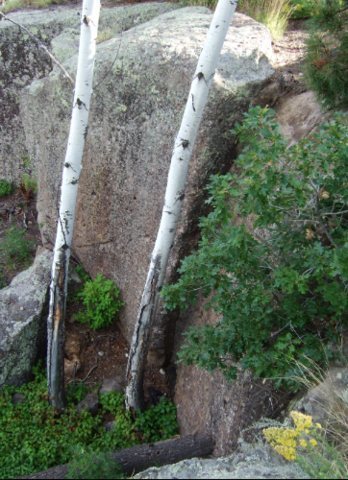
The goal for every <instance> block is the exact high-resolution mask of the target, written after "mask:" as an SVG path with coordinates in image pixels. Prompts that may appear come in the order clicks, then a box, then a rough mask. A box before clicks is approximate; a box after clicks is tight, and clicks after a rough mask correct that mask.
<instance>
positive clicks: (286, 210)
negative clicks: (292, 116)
mask: <svg viewBox="0 0 348 480" xmlns="http://www.w3.org/2000/svg"><path fill="white" fill-rule="evenodd" d="M235 133H237V135H238V137H239V139H240V142H241V144H242V145H244V150H243V151H242V153H241V154H240V155H239V157H238V159H237V161H236V166H235V172H234V173H228V174H226V175H215V176H213V177H212V179H211V181H210V184H209V188H208V191H209V199H208V204H209V205H210V206H211V213H210V214H209V215H207V216H206V217H204V218H202V219H201V221H200V227H201V239H200V241H199V246H198V249H197V251H196V252H194V253H193V254H191V255H190V256H188V257H186V258H185V259H184V260H183V262H182V264H181V267H180V269H179V273H180V278H179V280H178V281H177V283H176V284H174V285H170V286H167V287H165V288H164V289H163V296H164V300H165V302H166V305H167V308H168V309H175V308H178V307H179V308H181V309H185V308H187V306H188V305H190V304H193V303H194V302H195V301H196V300H197V298H198V296H201V297H202V296H203V297H204V298H206V299H207V308H212V309H213V310H215V311H216V312H217V313H218V315H219V318H220V319H219V321H218V323H217V324H216V325H205V326H203V327H192V328H189V329H188V330H187V331H186V334H185V337H186V340H185V344H184V346H183V348H182V349H181V352H180V353H179V360H180V361H182V362H185V363H187V364H196V365H198V366H199V367H202V368H205V369H208V370H214V369H216V368H218V369H221V370H222V371H223V372H224V373H225V375H226V376H227V377H228V378H235V376H236V373H237V368H240V367H241V368H250V369H252V371H253V372H254V374H255V375H256V376H258V377H262V378H273V380H274V383H275V385H276V386H277V387H286V388H288V389H291V390H294V391H296V390H297V389H298V388H299V385H298V382H296V380H295V377H296V366H295V365H296V362H299V363H303V364H306V362H307V361H308V358H311V359H312V360H313V361H316V362H317V363H318V364H319V365H320V364H323V363H326V361H327V359H328V358H329V359H330V358H331V356H332V354H331V348H329V347H330V346H331V345H332V344H335V343H336V342H337V341H338V340H339V338H340V336H341V334H342V333H343V331H344V329H345V328H347V318H348V317H347V313H348V299H347V286H348V229H347V226H348V189H347V184H348V115H347V114H339V115H337V116H335V118H334V119H333V120H332V121H330V122H329V123H327V124H325V125H323V126H322V128H321V129H320V131H318V132H317V133H315V134H313V135H312V136H311V137H310V138H307V139H303V140H302V141H301V142H299V143H298V144H296V145H294V146H292V147H290V148H287V144H286V142H285V141H284V139H283V138H282V136H281V134H280V132H279V129H278V126H277V123H276V121H275V114H274V112H272V111H271V110H268V109H263V108H260V107H256V108H252V109H251V110H250V112H249V113H248V114H246V115H245V118H244V122H243V124H242V125H239V126H237V127H236V129H235Z"/></svg>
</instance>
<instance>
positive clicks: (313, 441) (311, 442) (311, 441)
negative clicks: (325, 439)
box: [309, 438, 318, 447]
mask: <svg viewBox="0 0 348 480" xmlns="http://www.w3.org/2000/svg"><path fill="white" fill-rule="evenodd" d="M309 443H310V444H311V445H312V447H317V446H318V442H317V441H316V440H315V438H311V439H310V440H309Z"/></svg>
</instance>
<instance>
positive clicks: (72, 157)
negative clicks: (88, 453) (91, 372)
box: [47, 0, 100, 410]
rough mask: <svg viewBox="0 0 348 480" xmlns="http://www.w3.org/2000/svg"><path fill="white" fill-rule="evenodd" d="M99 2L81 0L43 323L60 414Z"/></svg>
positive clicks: (51, 388) (49, 376) (51, 383)
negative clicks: (70, 275)
mask: <svg viewBox="0 0 348 480" xmlns="http://www.w3.org/2000/svg"><path fill="white" fill-rule="evenodd" d="M99 10H100V0H84V1H83V6H82V16H81V18H82V22H81V34H80V47H79V55H78V66H77V75H76V83H75V95H74V101H73V109H72V117H71V124H70V132H69V139H68V147H67V151H66V155H65V160H64V167H63V178H62V186H61V197H60V207H59V218H58V223H57V235H56V242H55V247H54V258H53V265H52V274H51V284H50V305H49V315H48V320H47V337H48V346H47V382H48V395H49V400H50V402H51V404H52V405H53V406H54V407H55V408H57V409H58V410H61V409H63V408H64V406H65V395H64V318H65V308H66V296H67V284H68V270H69V259H70V250H71V244H72V236H73V229H74V220H75V208H76V198H77V188H78V181H79V178H80V173H81V168H82V156H83V149H84V144H85V139H86V132H87V128H88V112H89V105H90V98H91V94H92V81H93V69H94V58H95V50H96V37H97V31H98V21H99Z"/></svg>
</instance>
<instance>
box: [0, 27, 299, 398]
mask: <svg viewBox="0 0 348 480" xmlns="http://www.w3.org/2000/svg"><path fill="white" fill-rule="evenodd" d="M306 37H307V33H306V31H305V30H304V22H299V21H293V22H290V24H289V28H288V31H287V32H286V34H285V36H284V38H283V39H282V40H279V41H277V42H274V44H273V49H274V57H273V61H272V63H273V66H274V68H275V69H276V72H277V74H279V75H284V76H288V77H289V76H290V77H291V79H293V82H294V90H296V88H298V89H299V90H300V91H301V90H302V91H303V90H305V86H304V84H303V75H302V73H301V63H302V60H303V57H304V54H305V40H306ZM11 226H17V227H21V228H25V230H26V234H25V236H26V238H28V239H29V240H30V241H32V242H33V244H35V245H40V244H41V237H40V232H39V228H38V225H37V213H36V209H35V197H34V196H30V195H29V196H28V195H25V194H23V192H22V191H21V190H20V189H18V190H17V191H16V192H15V193H13V194H12V195H10V196H9V197H6V198H3V199H0V242H1V241H2V240H3V238H4V235H5V232H6V231H7V230H8V229H9V228H10V227H11ZM34 254H35V248H34V246H33V249H32V258H31V259H30V261H32V259H33V258H34ZM0 261H1V259H0ZM30 261H29V264H30ZM72 263H74V261H73V262H72ZM0 266H1V264H0ZM26 266H27V265H23V264H19V265H18V266H17V268H11V269H7V270H6V271H5V272H4V275H5V281H6V283H7V284H8V283H9V282H10V281H11V280H12V278H13V277H14V276H15V275H16V274H17V273H18V271H20V270H22V269H23V267H24V268H26ZM81 285H82V284H81V283H79V281H78V278H77V277H76V275H73V280H72V281H71V283H70V287H69V288H70V290H69V301H68V305H67V317H66V361H65V369H66V382H67V383H70V382H72V381H83V382H84V383H86V384H87V385H89V386H92V387H93V386H97V385H100V384H101V383H102V382H103V380H104V379H111V378H114V379H117V380H118V382H119V383H120V384H122V385H124V384H125V378H124V376H125V369H126V365H127V353H128V345H127V342H126V341H125V339H124V337H123V335H122V333H121V331H120V329H119V328H118V326H117V321H116V322H115V323H114V324H113V325H111V326H110V327H108V328H105V329H102V330H100V331H93V330H91V329H90V328H89V327H88V326H87V325H84V324H80V323H78V322H77V321H75V319H74V314H75V313H76V312H77V311H78V309H79V308H81V305H80V304H79V301H78V300H77V299H76V296H75V295H76V292H77V290H78V289H79V288H81ZM146 383H147V384H148V385H152V387H153V390H152V391H153V392H155V395H156V392H157V393H158V392H161V393H167V392H168V391H169V390H168V385H166V384H165V380H164V376H162V375H161V373H160V372H158V371H149V372H148V377H147V381H146Z"/></svg>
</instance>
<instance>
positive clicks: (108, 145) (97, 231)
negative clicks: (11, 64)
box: [21, 7, 272, 340]
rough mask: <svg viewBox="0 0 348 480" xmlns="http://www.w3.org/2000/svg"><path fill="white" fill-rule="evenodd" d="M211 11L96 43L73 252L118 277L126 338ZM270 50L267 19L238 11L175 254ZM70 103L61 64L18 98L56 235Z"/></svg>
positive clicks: (48, 237) (71, 63)
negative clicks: (259, 20)
mask: <svg viewBox="0 0 348 480" xmlns="http://www.w3.org/2000/svg"><path fill="white" fill-rule="evenodd" d="M211 18H212V14H211V12H210V11H209V10H208V9H206V8H203V7H188V8H182V9H178V10H174V11H172V12H169V13H165V14H163V15H160V16H158V17H156V18H154V19H152V20H151V21H149V22H147V23H145V24H141V25H138V26H137V27H135V28H132V29H130V30H127V31H126V32H123V33H122V35H119V36H117V37H116V38H113V39H110V40H108V41H105V42H103V43H101V44H100V45H99V46H98V52H97V59H96V70H95V72H96V73H95V85H96V86H95V92H94V100H93V104H92V107H91V112H90V129H89V134H88V141H87V146H86V149H85V156H84V169H83V172H82V175H81V178H80V182H79V198H78V206H77V223H76V228H75V237H74V252H75V254H76V255H77V256H78V257H79V258H80V260H82V262H83V264H84V266H85V268H86V269H87V270H88V271H89V273H91V274H92V275H95V274H96V273H97V272H99V271H101V272H103V273H104V274H105V275H106V276H107V277H110V278H112V279H114V280H115V281H116V282H117V284H118V285H119V286H120V288H121V290H122V293H123V298H124V300H125V302H126V307H125V308H124V309H123V312H122V315H121V323H122V327H123V332H124V333H125V335H126V337H127V339H128V340H129V339H130V337H131V335H132V332H133V325H134V321H135V318H136V313H137V308H138V302H139V299H140V296H141V292H142V288H143V285H144V281H145V278H146V273H147V268H148V263H149V255H150V253H151V250H152V248H153V244H154V239H155V237H156V233H157V228H158V224H159V219H160V214H161V209H162V202H163V195H164V191H165V186H166V178H167V171H168V167H169V162H170V158H171V152H172V147H173V141H174V138H175V133H176V131H177V129H178V127H179V124H180V120H181V115H182V111H183V108H184V105H185V103H186V98H187V94H188V90H189V86H190V83H191V80H192V76H193V73H194V70H195V67H196V63H197V58H198V55H199V53H200V50H201V48H202V44H203V41H204V39H205V36H206V33H207V30H208V27H209V23H210V21H211ZM271 53H272V50H271V37H270V34H269V32H268V30H267V29H266V28H265V27H264V26H262V25H260V24H258V23H256V22H255V21H253V20H251V19H250V18H248V17H245V16H243V15H236V16H235V19H234V22H233V25H232V26H231V28H230V30H229V33H228V36H227V39H226V42H225V45H224V48H223V51H222V54H221V57H220V61H219V66H218V69H217V74H216V76H215V80H214V85H213V88H212V92H211V95H210V101H209V104H208V106H207V108H206V111H205V114H204V119H203V123H202V126H201V129H200V134H199V137H198V140H197V143H196V147H195V152H194V156H193V161H192V165H191V170H190V182H189V186H188V193H187V194H186V197H185V202H186V203H185V206H184V214H183V215H182V220H181V223H180V226H179V234H178V237H177V240H176V244H175V245H176V246H175V251H174V254H173V256H172V259H171V262H172V265H175V264H177V259H178V258H179V257H180V255H182V253H183V251H187V249H188V247H189V243H190V242H189V241H188V238H190V241H191V240H192V231H193V230H192V229H193V225H196V224H197V216H198V215H199V214H200V211H201V210H200V209H201V206H202V196H203V193H202V190H203V187H204V185H205V183H206V179H207V176H208V175H209V173H210V172H212V171H214V170H215V171H216V170H217V169H219V170H220V171H221V170H222V171H223V170H226V169H227V168H229V166H230V165H231V163H232V162H233V158H234V156H235V139H234V138H233V136H232V135H231V134H230V130H231V128H232V126H233V124H234V122H235V121H236V119H240V117H241V114H242V112H243V111H245V110H246V109H247V108H248V106H249V104H250V103H251V102H252V101H255V99H256V98H257V92H258V90H259V89H260V88H261V86H262V85H263V83H264V82H265V80H266V79H267V78H269V77H270V75H271V74H272V68H271V67H270V64H269V62H268V57H269V56H271ZM63 56H64V55H63ZM75 65H76V57H72V58H71V59H70V60H68V61H67V62H66V66H67V68H68V69H70V71H74V69H75ZM70 110H71V88H70V87H69V85H68V83H67V82H66V81H65V80H64V79H63V77H62V75H61V73H60V72H59V71H54V72H52V73H51V74H50V75H49V77H48V78H45V79H43V80H39V81H35V82H33V83H32V84H31V86H30V88H28V89H27V90H26V92H25V94H24V95H23V96H22V99H21V116H22V120H23V124H24V128H25V135H26V144H27V147H28V150H29V152H30V156H31V158H32V159H33V161H34V163H35V164H36V165H37V171H38V177H39V178H38V180H39V197H38V212H39V223H40V225H41V228H42V235H43V238H44V241H46V242H52V241H53V237H54V231H55V221H56V216H57V201H58V200H57V199H58V196H59V183H60V178H61V169H62V161H63V159H64V154H65V149H66V142H67V135H68V129H69V122H70V113H71V112H70ZM185 235H186V237H185Z"/></svg>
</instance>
